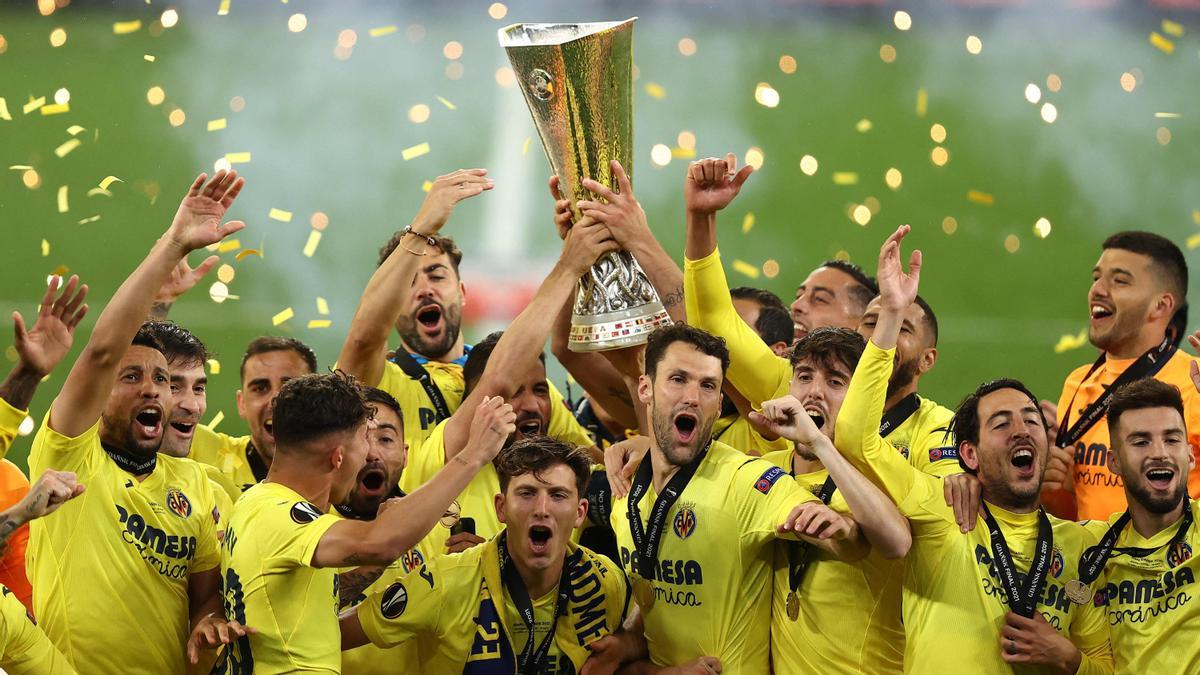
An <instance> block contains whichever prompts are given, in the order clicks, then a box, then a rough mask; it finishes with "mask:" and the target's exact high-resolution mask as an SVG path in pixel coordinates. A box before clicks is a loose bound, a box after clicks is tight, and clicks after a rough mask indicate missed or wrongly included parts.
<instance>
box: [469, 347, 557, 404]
mask: <svg viewBox="0 0 1200 675" xmlns="http://www.w3.org/2000/svg"><path fill="white" fill-rule="evenodd" d="M503 336H504V331H502V330H498V331H496V332H494V333H489V334H488V335H487V337H485V338H483V339H482V340H480V341H479V342H476V343H475V344H474V345H473V346H472V347H471V351H470V352H469V353H468V354H467V360H466V361H464V362H463V400H466V398H467V395H468V394H470V393H471V390H472V389H474V388H475V385H477V384H479V380H480V378H482V377H483V371H484V370H485V369H487V364H488V361H489V360H490V359H491V358H492V352H493V351H495V349H496V345H497V344H499V343H500V338H501V337H503ZM538 358H539V359H541V361H542V364H543V365H544V364H545V363H546V354H545V353H544V352H538Z"/></svg>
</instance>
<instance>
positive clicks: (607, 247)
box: [562, 216, 621, 276]
mask: <svg viewBox="0 0 1200 675" xmlns="http://www.w3.org/2000/svg"><path fill="white" fill-rule="evenodd" d="M620 248H621V247H620V245H619V244H618V243H617V240H616V239H614V238H613V235H612V232H611V231H610V230H609V229H608V227H607V226H606V225H603V224H601V223H598V222H596V221H594V220H592V218H591V216H584V217H583V218H582V219H581V220H580V221H579V222H578V223H576V224H574V225H572V226H571V229H570V231H569V232H567V238H566V239H565V240H564V242H563V250H562V262H563V264H564V265H566V267H567V269H569V270H571V271H572V272H574V273H575V275H576V276H581V275H583V274H584V273H585V272H587V271H588V269H590V268H591V266H592V265H593V264H594V263H595V262H596V260H597V259H599V258H600V256H602V255H605V254H607V253H612V252H613V251H617V250H620Z"/></svg>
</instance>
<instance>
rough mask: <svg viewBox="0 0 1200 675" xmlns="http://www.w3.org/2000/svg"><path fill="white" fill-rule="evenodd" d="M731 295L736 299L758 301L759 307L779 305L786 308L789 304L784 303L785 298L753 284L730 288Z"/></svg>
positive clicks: (780, 307)
mask: <svg viewBox="0 0 1200 675" xmlns="http://www.w3.org/2000/svg"><path fill="white" fill-rule="evenodd" d="M729 296H730V297H731V298H733V299H734V300H752V301H754V302H757V303H758V306H759V307H762V308H763V309H766V308H768V307H778V308H779V309H783V310H786V309H787V306H786V305H784V304H783V300H782V299H781V298H780V297H779V296H778V295H775V294H774V293H772V292H771V291H768V290H767V289H765V288H754V287H753V286H738V287H737V288H731V289H729Z"/></svg>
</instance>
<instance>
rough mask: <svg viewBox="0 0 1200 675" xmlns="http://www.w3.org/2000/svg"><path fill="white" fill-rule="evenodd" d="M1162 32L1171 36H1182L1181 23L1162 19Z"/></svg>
mask: <svg viewBox="0 0 1200 675" xmlns="http://www.w3.org/2000/svg"><path fill="white" fill-rule="evenodd" d="M1162 29H1163V32H1164V33H1166V34H1167V35H1170V36H1171V37H1183V24H1181V23H1176V22H1174V21H1171V20H1170V19H1163V20H1162Z"/></svg>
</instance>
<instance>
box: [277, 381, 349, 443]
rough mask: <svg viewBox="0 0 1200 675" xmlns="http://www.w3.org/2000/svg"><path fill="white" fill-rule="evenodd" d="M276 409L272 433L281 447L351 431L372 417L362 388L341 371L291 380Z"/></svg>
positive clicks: (285, 387) (283, 388) (284, 388)
mask: <svg viewBox="0 0 1200 675" xmlns="http://www.w3.org/2000/svg"><path fill="white" fill-rule="evenodd" d="M274 406H275V407H274V411H273V412H272V419H273V420H274V428H273V432H274V435H275V440H276V441H277V442H278V444H279V445H280V446H285V445H298V444H301V443H305V442H307V441H310V440H313V439H316V438H319V437H321V436H324V435H326V434H330V433H338V432H345V431H349V430H351V429H354V428H356V427H358V425H360V424H362V423H363V422H365V421H366V420H367V418H369V417H370V416H371V407H370V406H369V405H368V404H367V399H366V395H365V393H364V391H363V388H362V386H361V385H359V383H358V381H357V380H355V379H354V378H353V377H351V376H350V375H347V374H345V373H343V372H341V371H335V372H332V373H322V374H318V373H312V374H309V375H302V376H300V377H297V378H294V379H291V380H288V381H287V382H285V383H284V385H283V386H282V387H281V388H280V389H279V395H278V396H276V397H275V403H274Z"/></svg>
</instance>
